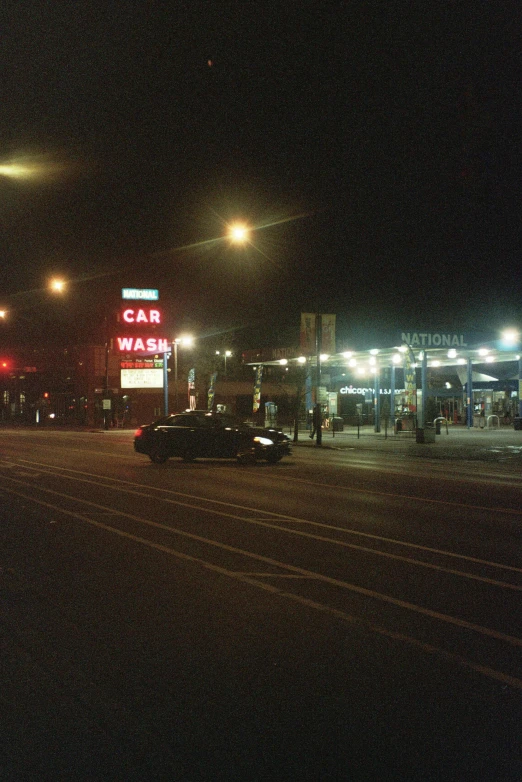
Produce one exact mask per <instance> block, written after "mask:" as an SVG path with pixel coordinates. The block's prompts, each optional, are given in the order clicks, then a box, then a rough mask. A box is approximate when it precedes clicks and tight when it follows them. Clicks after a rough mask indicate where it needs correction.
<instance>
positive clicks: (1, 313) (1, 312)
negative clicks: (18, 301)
mask: <svg viewBox="0 0 522 782" xmlns="http://www.w3.org/2000/svg"><path fill="white" fill-rule="evenodd" d="M0 318H2V319H5V318H7V310H0Z"/></svg>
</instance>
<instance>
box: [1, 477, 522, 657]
mask: <svg viewBox="0 0 522 782" xmlns="http://www.w3.org/2000/svg"><path fill="white" fill-rule="evenodd" d="M13 480H16V479H13ZM16 482H18V483H21V481H16ZM6 491H7V492H11V493H12V494H15V495H17V496H20V497H24V498H25V499H28V500H32V501H33V502H36V503H37V504H40V505H43V506H45V507H49V508H52V509H53V510H58V511H61V512H62V513H68V514H70V515H71V516H78V518H82V519H83V520H84V521H88V522H89V523H90V524H93V525H95V526H100V527H103V528H105V525H104V524H102V523H101V522H97V521H95V520H94V519H91V518H89V517H84V516H82V514H78V513H76V512H75V511H65V510H63V508H60V507H58V506H56V505H51V504H50V503H47V502H45V500H38V499H36V498H34V497H31V496H29V495H26V494H23V493H22V492H16V491H14V490H13V489H9V488H8V489H6ZM41 491H43V492H45V493H47V494H52V495H55V496H57V497H60V498H61V499H66V500H72V501H73V502H76V503H78V504H81V505H88V506H89V507H91V508H96V510H97V511H98V510H106V508H107V506H105V505H99V504H98V503H96V502H91V501H90V500H84V499H80V498H78V497H71V495H69V494H64V493H63V492H59V491H54V490H53V489H41ZM201 510H204V509H201ZM118 515H119V516H121V517H122V518H125V519H130V520H131V521H136V522H138V523H140V524H145V525H147V526H149V527H152V528H154V529H160V530H163V531H167V532H169V533H171V534H172V535H178V536H179V537H182V538H186V539H188V540H195V541H197V542H198V543H203V544H204V545H207V546H212V547H214V548H217V549H221V550H222V551H226V552H229V553H231V554H238V555H239V556H243V557H246V558H247V559H254V560H256V561H257V562H263V563H265V564H267V565H271V566H274V567H277V568H281V569H282V570H288V571H290V572H291V573H297V574H299V575H301V576H306V577H308V578H315V579H317V580H319V581H321V582H323V583H326V584H329V585H330V586H337V587H340V588H341V589H346V590H348V591H350V592H354V593H355V594H359V595H363V596H364V597H370V598H373V599H375V600H380V601H381V602H383V603H388V604H389V605H393V606H396V607H398V608H404V609H406V610H408V611H412V612H413V613H417V614H420V615H422V616H427V617H429V618H431V619H438V620H440V621H441V622H445V623H446V624H450V625H454V626H455V627H459V628H462V629H466V630H473V631H474V632H476V633H478V634H480V635H483V636H487V637H490V638H495V639H497V640H499V641H503V642H505V643H508V644H510V645H512V646H520V647H521V648H522V638H517V637H515V636H512V635H507V634H506V633H501V632H499V631H498V630H492V629H491V628H489V627H483V626H482V625H478V624H475V623H474V622H469V621H467V620H466V619H459V618H458V617H454V616H450V615H449V614H443V613H440V612H438V611H433V610H432V609H431V608H424V607H422V606H418V605H416V604H415V603H410V602H408V601H406V600H401V599H400V598H397V597H392V596H391V595H385V594H383V593H382V592H376V591H375V590H372V589H366V588H365V587H361V586H357V585H356V584H349V583H348V582H347V581H341V580H340V579H338V578H333V577H331V576H326V575H324V574H322V573H315V572H314V571H313V570H306V569H305V568H300V567H297V566H296V565H290V564H288V563H285V562H279V561H278V560H276V559H272V558H271V557H265V556H263V555H262V554H255V553H254V552H252V551H245V550H244V549H240V548H237V547H236V546H230V545H229V544H227V543H220V542H219V541H217V540H211V539H210V538H206V537H203V536H202V535H195V534H194V533H192V532H186V531H185V530H181V529H177V528H175V527H169V526H168V524H161V523H160V522H157V521H152V520H150V519H144V518H143V517H141V516H134V515H133V514H132V513H125V512H122V511H120V512H119V514H118ZM223 515H225V514H223ZM107 529H109V530H114V528H112V527H107Z"/></svg>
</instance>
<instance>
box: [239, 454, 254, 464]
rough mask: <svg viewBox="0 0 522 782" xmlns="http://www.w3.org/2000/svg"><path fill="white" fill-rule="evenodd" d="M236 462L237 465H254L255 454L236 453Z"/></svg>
mask: <svg viewBox="0 0 522 782" xmlns="http://www.w3.org/2000/svg"><path fill="white" fill-rule="evenodd" d="M237 461H238V463H239V464H255V463H256V455H255V453H238V455H237Z"/></svg>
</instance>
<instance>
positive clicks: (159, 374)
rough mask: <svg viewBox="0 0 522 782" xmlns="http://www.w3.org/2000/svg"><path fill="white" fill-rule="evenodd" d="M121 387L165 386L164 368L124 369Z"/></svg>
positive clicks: (121, 374)
mask: <svg viewBox="0 0 522 782" xmlns="http://www.w3.org/2000/svg"><path fill="white" fill-rule="evenodd" d="M120 378H121V379H120V386H121V388H163V370H162V369H122V370H121V372H120Z"/></svg>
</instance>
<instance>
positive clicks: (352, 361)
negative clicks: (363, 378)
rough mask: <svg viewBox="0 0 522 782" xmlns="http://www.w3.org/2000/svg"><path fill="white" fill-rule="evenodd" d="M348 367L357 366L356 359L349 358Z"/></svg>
mask: <svg viewBox="0 0 522 782" xmlns="http://www.w3.org/2000/svg"><path fill="white" fill-rule="evenodd" d="M348 366H349V367H356V366H357V359H355V358H351V359H350V360H349V362H348Z"/></svg>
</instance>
